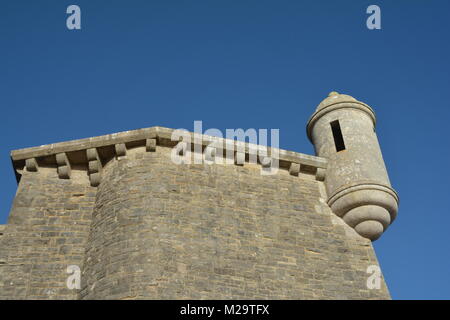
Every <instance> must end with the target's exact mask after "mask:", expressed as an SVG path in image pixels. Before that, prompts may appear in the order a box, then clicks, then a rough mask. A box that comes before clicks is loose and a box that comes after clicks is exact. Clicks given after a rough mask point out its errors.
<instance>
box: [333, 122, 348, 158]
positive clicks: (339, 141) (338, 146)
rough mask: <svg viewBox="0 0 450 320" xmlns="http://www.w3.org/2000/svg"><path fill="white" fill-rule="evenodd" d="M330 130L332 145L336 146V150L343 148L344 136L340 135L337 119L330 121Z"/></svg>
mask: <svg viewBox="0 0 450 320" xmlns="http://www.w3.org/2000/svg"><path fill="white" fill-rule="evenodd" d="M330 126H331V131H332V132H333V138H334V145H335V146H336V151H337V152H339V151H342V150H345V143H344V137H343V136H342V131H341V126H340V125H339V120H334V121H332V122H330Z"/></svg>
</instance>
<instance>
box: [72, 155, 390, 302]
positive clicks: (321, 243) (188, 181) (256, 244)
mask: <svg viewBox="0 0 450 320" xmlns="http://www.w3.org/2000/svg"><path fill="white" fill-rule="evenodd" d="M140 149H144V148H137V149H135V150H129V151H128V153H127V157H126V158H122V159H121V160H116V159H113V160H111V161H110V162H109V163H108V164H106V165H105V166H104V168H103V172H102V183H101V184H100V185H99V187H98V194H97V199H96V204H95V209H94V213H93V220H92V229H91V233H90V237H89V241H88V245H87V250H86V256H85V259H86V262H85V264H84V267H85V268H84V272H83V278H82V290H81V294H80V298H82V299H314V298H315V299H366V298H389V293H388V292H387V289H386V286H385V284H384V283H382V288H381V289H380V290H376V289H375V290H369V289H368V288H367V286H366V282H367V278H368V276H369V275H368V274H367V273H366V270H367V267H368V266H369V265H378V264H377V260H376V257H375V255H374V251H373V248H372V245H371V242H370V241H369V240H367V239H364V238H362V237H360V236H359V235H357V234H356V233H355V232H354V230H353V229H351V228H350V227H348V226H347V225H345V224H344V223H343V222H342V221H341V220H340V218H337V217H336V216H335V215H334V214H333V213H332V212H331V210H330V209H329V208H328V206H327V205H326V204H325V203H324V198H326V197H325V194H324V186H323V183H322V182H319V181H316V180H315V179H314V176H311V175H306V174H305V175H303V174H301V173H300V176H293V175H290V174H289V173H288V172H287V171H285V170H280V171H279V173H278V174H276V175H272V176H262V175H261V174H260V167H259V166H258V165H250V164H246V165H244V166H243V167H241V166H236V165H228V166H224V165H207V164H205V165H175V164H173V163H172V162H171V159H170V148H164V147H157V150H156V152H145V150H140Z"/></svg>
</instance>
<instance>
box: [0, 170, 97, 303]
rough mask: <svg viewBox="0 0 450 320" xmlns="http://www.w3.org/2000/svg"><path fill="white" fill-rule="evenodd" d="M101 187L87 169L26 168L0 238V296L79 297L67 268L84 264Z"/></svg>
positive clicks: (21, 297)
mask: <svg viewBox="0 0 450 320" xmlns="http://www.w3.org/2000/svg"><path fill="white" fill-rule="evenodd" d="M95 193H96V189H95V188H92V187H90V186H89V181H88V178H87V176H86V173H85V172H74V174H73V178H72V179H70V180H66V179H58V175H57V173H56V170H55V168H39V170H38V172H27V171H25V170H24V171H23V173H22V178H21V180H20V184H19V186H18V190H17V193H16V197H15V199H14V202H13V205H12V209H11V212H10V216H9V220H8V224H7V225H5V226H3V229H4V230H3V232H0V233H3V235H1V236H0V299H75V298H76V297H77V291H76V290H69V289H68V288H67V286H66V279H67V277H68V276H69V274H67V272H66V269H67V266H69V265H78V266H80V267H82V264H83V257H84V251H85V244H86V240H87V235H88V233H89V228H90V223H91V215H92V208H93V205H94V200H95Z"/></svg>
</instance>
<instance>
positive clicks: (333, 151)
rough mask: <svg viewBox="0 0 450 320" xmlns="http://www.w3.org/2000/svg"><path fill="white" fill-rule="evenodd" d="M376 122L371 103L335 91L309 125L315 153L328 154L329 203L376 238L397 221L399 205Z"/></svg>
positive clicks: (341, 214) (366, 233)
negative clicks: (377, 133) (381, 146)
mask: <svg viewBox="0 0 450 320" xmlns="http://www.w3.org/2000/svg"><path fill="white" fill-rule="evenodd" d="M375 124H376V118H375V113H374V111H373V110H372V108H370V107H369V106H368V105H367V104H365V103H363V102H360V101H357V100H356V99H355V98H353V97H351V96H348V95H345V94H339V93H337V92H331V93H330V94H329V95H328V97H327V98H326V99H324V100H323V101H322V102H321V103H320V104H319V105H318V107H317V109H316V111H315V112H314V114H313V115H312V116H311V118H310V119H309V121H308V124H307V133H308V137H309V139H310V140H311V142H312V143H313V144H314V148H315V152H316V155H318V156H320V157H324V158H327V159H328V168H327V172H326V178H325V186H326V189H327V194H328V205H329V206H330V207H331V209H332V210H333V212H334V213H335V214H336V215H338V216H339V217H341V218H343V220H344V221H345V222H346V223H347V224H348V225H350V226H351V227H353V228H354V229H355V230H356V232H358V233H359V234H360V235H361V236H363V237H365V238H368V239H370V240H372V241H373V240H376V239H378V238H379V237H380V236H381V234H382V233H383V232H384V231H385V230H386V229H387V228H388V226H389V225H390V224H391V223H392V222H393V221H394V219H395V217H396V215H397V210H398V196H397V194H396V192H395V191H394V190H393V189H392V187H391V184H390V182H389V177H388V174H387V171H386V167H385V164H384V161H383V157H382V154H381V149H380V146H379V144H378V139H377V135H376V133H375Z"/></svg>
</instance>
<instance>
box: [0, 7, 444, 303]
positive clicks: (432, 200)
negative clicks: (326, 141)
mask: <svg viewBox="0 0 450 320" xmlns="http://www.w3.org/2000/svg"><path fill="white" fill-rule="evenodd" d="M70 4H77V5H79V6H80V7H81V11H82V30H80V31H69V30H68V29H67V28H66V17H67V15H66V13H65V12H66V8H67V6H68V5H70ZM371 4H377V5H379V6H380V7H381V13H382V29H381V30H373V31H370V30H368V29H367V28H366V18H367V16H368V15H367V14H366V8H367V7H368V6H369V5H371ZM449 20H450V2H449V1H445V0H442V1H438V0H431V1H425V0H423V1H415V0H409V1H406V0H403V1H401V0H397V1H379V0H377V1H355V0H339V1H335V0H333V1H331V0H330V1H318V0H314V1H313V0H311V1H298V0H295V1H283V0H280V1H278V0H277V1H275V0H270V1H267V0H255V1H247V0H239V1H238V0H236V1H234V0H233V1H231V0H227V1H224V0H214V1H211V0H207V1H203V0H192V1H175V0H173V1H162V0H161V1H143V0H142V1H125V0H122V1H111V0H109V1H92V0H91V1H87V0H73V1H62V0H58V1H56V0H55V1H44V0H40V1H31V0H30V1H23V0H2V1H1V2H0V66H1V68H0V106H1V111H2V112H1V118H0V119H1V120H0V121H1V126H0V132H1V136H2V137H3V139H1V140H0V151H1V152H0V175H1V177H2V183H1V184H0V193H1V194H2V197H1V203H0V223H6V220H7V216H8V211H9V209H10V205H11V201H12V199H13V197H14V193H15V190H16V181H15V178H14V174H13V170H12V167H11V162H10V158H9V152H10V150H13V149H18V148H24V147H31V146H37V145H42V144H48V143H52V142H59V141H65V140H69V139H78V138H85V137H91V136H97V135H102V134H108V133H114V132H119V131H123V130H132V129H137V128H142V127H150V126H155V125H159V126H166V127H172V128H186V129H189V130H192V129H193V121H194V120H202V121H203V126H204V128H219V129H220V130H223V131H225V129H226V128H244V129H247V128H257V129H258V128H268V129H270V128H279V129H280V146H281V148H284V149H289V150H294V151H298V152H303V153H308V154H313V148H312V146H311V145H310V143H309V141H308V140H307V137H306V134H305V124H306V121H307V120H308V117H309V116H310V115H311V114H312V112H313V111H314V108H315V107H316V106H317V104H318V103H319V102H320V101H321V100H322V99H323V98H325V97H326V95H327V94H328V92H330V91H332V90H336V91H339V92H343V93H348V94H350V95H353V96H355V97H356V98H357V99H359V100H361V101H364V102H366V103H368V104H369V105H371V106H372V107H373V108H374V109H375V111H376V113H377V116H378V128H377V132H378V137H379V140H380V144H381V147H382V151H383V155H384V159H385V162H386V165H387V168H388V171H389V174H390V178H391V182H392V185H393V187H394V188H395V189H396V190H397V191H398V193H399V195H400V210H399V215H398V219H397V220H396V221H395V223H394V224H393V225H392V226H391V228H390V229H389V230H388V231H387V232H386V233H385V234H384V235H383V236H382V237H381V239H380V240H378V241H377V242H375V249H376V252H377V256H378V258H379V261H380V264H381V267H382V270H383V272H384V276H385V278H386V281H387V283H388V286H389V289H390V292H391V294H392V297H393V298H395V299H419V298H426V299H429V298H439V299H443V298H447V299H449V298H450V256H449V246H450V231H449V229H450V228H449V227H450V210H449V207H450V205H449V198H450V192H449V191H450V190H449V189H450V187H449V181H450V173H449V170H448V164H449V163H450V149H449V146H450V143H449V131H448V130H449V127H450V126H449V119H450V106H449V101H450V99H449V92H450V90H449V89H450V87H449V85H450V82H449V77H450V76H449V75H450V62H449V57H450V44H449V42H450V41H449V31H450V28H449V24H450V22H449Z"/></svg>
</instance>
